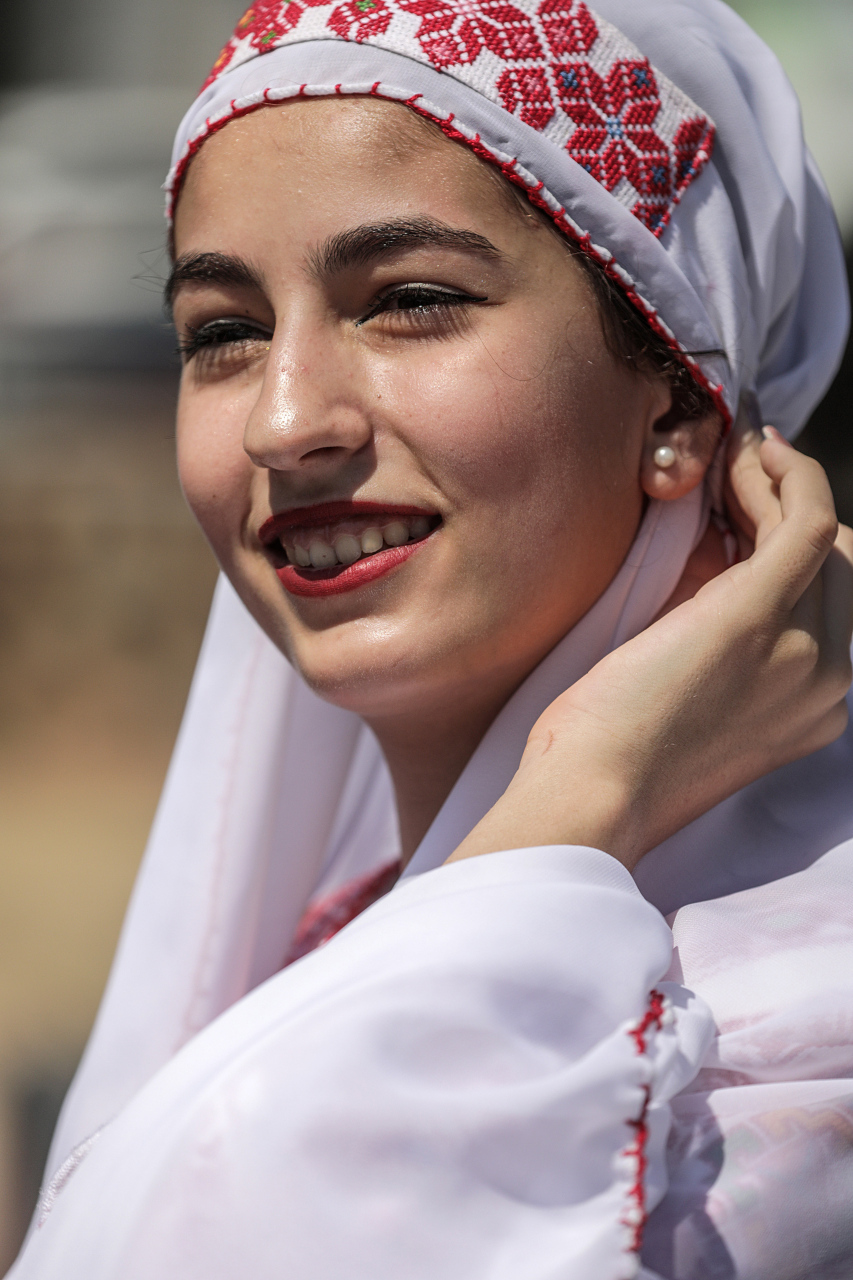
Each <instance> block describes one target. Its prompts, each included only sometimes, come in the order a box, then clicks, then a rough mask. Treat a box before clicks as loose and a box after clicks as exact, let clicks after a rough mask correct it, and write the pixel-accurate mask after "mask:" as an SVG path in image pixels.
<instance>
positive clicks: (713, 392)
mask: <svg viewBox="0 0 853 1280" xmlns="http://www.w3.org/2000/svg"><path fill="white" fill-rule="evenodd" d="M339 91H340V85H335V92H336V93H338V92H339ZM268 93H269V90H266V91H265V93H264V96H263V100H260V101H257V102H249V103H247V104H246V105H245V106H243V107H235V108H233V109H232V111H231V113H230V114H229V115H227V116H222V117H221V118H220V119H217V120H213V121H211V120H206V121H205V128H204V130H203V132H202V133H200V134H197V135H196V137H194V138H192V139H191V141H190V142H189V143H188V144H187V149H186V151H185V153H184V155H183V156H182V157H181V159H180V160H179V161H178V164H177V165H176V166H175V171H174V174H173V175H172V180H171V183H170V185H169V200H168V207H167V217H168V218H169V220H170V222H171V220H172V218H173V215H174V210H175V205H176V203H177V200H178V196H179V195H180V191H181V185H182V183H183V180H184V176H185V174H186V171H187V168H188V166H189V164H190V161H191V160H192V158H193V156H195V155H196V153H197V152H198V151H199V149H200V148H201V147H202V146H203V145H204V143H205V142H206V141H207V139H208V138H209V137H211V135H212V134H214V133H218V132H219V130H220V129H224V127H225V126H226V125H227V124H230V122H231V121H232V120H236V119H239V118H240V117H241V116H246V115H250V114H251V113H252V112H253V111H258V110H259V109H260V108H261V107H266V106H270V107H275V106H280V105H281V103H282V102H284V101H291V100H292V98H287V99H284V98H276V99H270V98H268V96H267V95H268ZM315 96H317V95H315V94H309V93H306V85H304V84H303V85H300V87H299V90H298V92H297V93H296V94H294V95H292V97H300V98H302V97H315ZM354 96H365V97H366V96H370V97H374V98H381V99H382V100H383V101H385V102H400V103H402V105H403V106H406V107H409V109H410V110H412V111H415V112H417V114H418V115H421V116H424V118H425V119H427V120H431V121H432V122H433V124H437V125H438V127H439V129H441V131H442V133H444V134H445V135H446V136H447V137H448V138H452V139H453V140H454V142H461V143H463V144H464V145H465V146H466V147H470V149H471V150H472V151H473V152H474V153H475V155H478V156H479V157H480V158H481V159H482V160H486V161H488V163H489V164H493V165H495V166H496V167H497V168H498V169H500V171H501V173H502V174H503V175H504V177H505V178H506V179H507V181H509V182H512V183H514V184H515V185H516V186H518V187H521V189H522V191H523V192H524V193H525V195H526V196H527V198H528V200H530V202H531V204H534V205H536V207H537V208H538V209H541V210H542V212H543V213H546V214H547V215H548V217H549V218H551V219H552V220H553V221H554V222H555V223H556V225H557V226H558V227H559V229H560V230H561V231H562V232H563V234H564V235H565V236H567V237H568V238H569V239H570V240H572V241H574V243H575V244H576V245H577V246H578V248H579V249H580V250H581V251H582V252H583V253H585V254H587V255H588V256H589V257H590V258H592V259H594V261H595V262H597V263H598V264H599V266H601V267H602V268H603V270H604V272H605V274H606V275H607V276H609V277H610V279H611V280H613V281H614V282H615V283H616V284H617V285H618V286H619V288H620V289H621V290H622V292H623V293H624V294H625V296H626V297H627V298H628V300H629V301H630V302H631V303H633V305H634V306H635V307H636V308H637V310H638V311H639V312H640V313H641V315H642V316H643V318H644V319H645V321H646V323H647V324H648V325H650V327H651V328H652V329H653V330H654V331H655V333H656V334H658V336H659V337H661V338H663V339H664V341H665V342H666V344H667V346H669V348H670V349H671V350H672V352H673V354H674V355H675V356H676V357H677V358H678V359H679V360H680V361H681V363H682V364H683V365H684V366H685V367H686V368H687V369H688V371H689V372H690V374H691V375H692V376H693V378H695V380H696V382H698V384H699V386H700V387H702V388H703V390H705V391H706V392H707V393H708V395H709V396H710V397H711V400H712V401H713V403H714V406H715V408H716V409H717V411H718V413H719V414H720V417H721V418H722V420H723V433H724V434H726V433H727V432H728V431H729V430H730V429H731V426H732V415H731V413H730V411H729V407H728V405H727V404H726V401H725V397H724V394H723V387H722V385H721V384H717V385H716V386H715V385H714V383H712V382H711V381H710V379H709V378H707V377H706V375H705V373H704V372H703V370H702V369H701V367H700V366H699V364H698V363H697V362H696V360H695V359H694V358H693V357H692V356H690V355H688V354H687V352H686V351H685V350H684V348H683V347H682V346H681V344H680V343H679V341H678V339H677V338H676V337H675V334H674V333H673V332H672V330H671V329H669V328H668V327H667V326H666V325H665V324H664V323H663V321H662V320H661V319H660V316H659V315H658V313H657V311H656V310H655V308H654V307H652V306H651V305H650V304H649V303H648V302H646V300H645V298H643V297H642V295H641V294H639V293H638V292H637V290H636V289H635V288H634V284H633V281H632V280H631V277H630V276H629V275H628V273H627V272H626V271H624V270H623V268H622V267H620V266H619V265H618V263H617V262H616V261H615V259H614V258H613V256H612V255H610V256H608V257H605V256H604V254H602V253H601V252H600V251H599V250H598V249H596V247H595V245H593V243H592V238H591V236H590V234H589V232H588V231H587V232H583V233H578V231H577V230H576V229H575V228H574V227H573V226H572V225H571V223H570V222H569V221H568V219H567V217H566V211H565V209H563V208H559V209H556V210H555V209H552V208H551V206H550V205H549V204H548V203H547V201H546V200H543V199H542V196H541V194H540V193H541V192H542V191H544V189H545V184H544V182H541V181H540V182H535V183H533V185H532V186H531V185H530V184H529V183H528V182H527V181H525V179H524V178H523V177H522V175H521V174H520V173H519V172H518V171H517V166H518V161H517V160H501V159H499V158H498V157H497V156H496V155H494V153H493V152H491V151H490V150H489V148H488V147H487V146H486V145H485V144H484V142H483V141H482V139H481V138H480V135H479V134H475V135H474V137H473V138H471V137H469V136H468V135H467V134H465V133H463V132H462V131H461V130H460V129H458V128H457V127H456V126H455V125H454V124H453V123H452V122H453V119H454V116H453V113H452V112H451V114H450V115H449V116H447V117H446V118H444V119H443V118H442V117H441V116H437V115H435V114H434V113H433V112H432V111H428V110H427V109H426V108H425V107H423V106H421V105H420V103H419V102H418V99H419V98H420V97H421V95H420V94H418V93H416V94H413V95H412V97H410V98H406V99H401V98H397V97H395V96H394V95H393V94H388V93H381V92H380V91H379V89H378V87H377V83H374V84H373V85H371V87H370V90H369V91H368V93H367V94H362V95H354Z"/></svg>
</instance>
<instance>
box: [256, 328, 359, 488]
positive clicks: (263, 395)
mask: <svg viewBox="0 0 853 1280" xmlns="http://www.w3.org/2000/svg"><path fill="white" fill-rule="evenodd" d="M364 384H365V376H364V374H363V371H361V370H360V368H359V361H358V358H357V355H356V353H355V352H353V351H352V350H348V344H347V342H346V341H345V340H343V339H341V338H339V337H336V335H335V334H323V333H322V332H317V331H314V332H300V331H299V327H298V325H295V324H293V323H291V324H290V325H288V326H287V328H285V329H282V328H281V327H280V326H277V327H276V332H275V335H274V337H273V341H272V344H271V347H270V352H269V356H268V358H267V364H266V367H265V370H264V376H263V382H262V384H261V388H260V392H259V395H258V398H257V400H256V401H255V404H254V405H253V407H252V411H251V413H250V414H249V417H248V420H247V422H246V428H245V432H244V435H243V447H244V449H245V450H246V453H247V454H248V455H249V457H250V458H251V459H252V461H253V462H254V463H255V465H256V466H259V467H265V468H268V469H269V470H271V471H279V472H295V471H298V472H301V473H304V474H305V477H306V479H307V478H308V475H309V474H311V473H313V474H314V475H317V476H318V477H319V475H320V474H322V473H323V472H325V471H328V470H330V469H331V470H334V469H336V468H338V467H340V466H341V465H342V464H345V463H346V462H347V461H348V460H349V459H350V458H351V457H352V456H353V455H354V454H357V453H360V452H361V451H362V450H364V449H365V447H366V446H367V445H368V444H369V443H370V441H371V438H372V426H371V419H370V412H369V406H368V403H367V400H368V395H367V388H366V387H365V385H364Z"/></svg>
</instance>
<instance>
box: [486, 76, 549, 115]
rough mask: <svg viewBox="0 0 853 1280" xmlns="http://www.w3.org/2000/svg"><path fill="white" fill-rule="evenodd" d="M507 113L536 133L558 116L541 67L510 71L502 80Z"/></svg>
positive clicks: (502, 91) (502, 100)
mask: <svg viewBox="0 0 853 1280" xmlns="http://www.w3.org/2000/svg"><path fill="white" fill-rule="evenodd" d="M498 93H499V94H500V95H501V102H502V103H503V104H504V106H505V107H506V109H507V111H511V112H512V114H513V115H516V116H518V118H519V120H523V121H524V123H525V124H529V125H530V126H531V127H532V128H534V129H544V128H545V126H546V124H547V123H548V121H549V120H550V119H551V118H552V116H553V115H554V103H553V101H552V99H551V90H550V88H549V87H548V80H547V77H546V75H545V72H544V71H543V70H542V68H541V67H507V69H506V71H503V72H502V73H501V78H500V79H499V80H498Z"/></svg>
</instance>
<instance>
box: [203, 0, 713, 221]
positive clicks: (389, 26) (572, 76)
mask: <svg viewBox="0 0 853 1280" xmlns="http://www.w3.org/2000/svg"><path fill="white" fill-rule="evenodd" d="M412 17H414V18H415V19H416V20H417V21H416V23H415V24H413V23H412V21H411V19H412ZM297 28H298V30H297ZM330 37H335V38H338V39H340V40H347V41H352V42H354V43H361V42H362V41H365V40H374V39H378V40H379V42H380V44H381V47H383V48H386V49H389V50H391V51H396V52H399V53H401V54H404V55H405V56H407V57H410V58H417V59H419V60H421V61H423V59H424V58H425V59H426V60H428V61H429V62H430V63H431V64H432V66H434V67H437V68H438V69H439V70H446V69H449V68H454V69H455V71H454V74H455V76H456V77H457V78H458V79H460V80H462V81H463V82H467V83H470V84H471V86H472V88H474V89H475V90H476V91H477V92H479V93H482V94H483V95H484V97H486V98H487V99H489V100H491V101H492V102H494V103H499V104H501V105H503V107H504V108H505V109H506V110H507V111H509V112H511V113H512V114H513V115H514V116H516V117H517V118H518V119H519V120H521V121H522V122H523V123H524V124H526V125H529V126H530V127H531V128H532V129H536V130H538V131H539V132H542V131H547V133H548V134H550V135H552V136H553V137H554V140H555V142H556V143H557V145H559V146H564V147H565V150H566V151H567V153H568V154H569V155H570V156H571V157H572V159H573V160H575V161H577V163H578V164H580V165H582V166H583V168H584V169H586V171H587V172H588V173H589V174H591V175H592V177H593V178H595V180H596V181H597V182H599V183H600V184H601V185H602V186H603V187H604V189H605V190H606V191H610V192H613V194H614V196H615V198H616V199H617V200H619V201H620V203H621V204H622V205H623V206H624V207H625V208H626V209H628V210H630V212H631V213H632V214H634V216H635V217H636V218H637V219H638V220H639V221H640V222H642V223H643V224H644V225H645V226H646V227H648V229H649V230H650V231H651V232H652V234H653V235H656V236H659V235H661V234H662V232H663V230H664V228H665V227H666V225H667V222H668V221H669V218H670V216H671V214H672V210H673V208H674V206H675V204H676V203H677V201H678V199H679V197H680V195H681V193H682V192H683V191H684V189H685V188H686V187H687V186H688V185H689V184H690V182H692V180H693V178H695V177H696V175H697V174H698V173H699V171H700V170H701V168H702V167H703V165H704V164H705V162H706V160H707V159H708V156H709V155H710V152H711V147H712V145H713V139H714V126H713V123H712V122H711V121H710V120H708V119H707V118H706V117H705V116H704V115H702V114H701V113H700V112H699V110H698V108H696V107H695V106H694V104H693V103H691V102H690V100H689V99H688V98H686V97H685V95H684V94H683V93H681V92H680V91H679V90H678V89H677V88H676V87H675V86H674V85H672V84H671V83H670V82H669V81H668V80H666V78H665V77H663V76H661V75H660V74H659V73H658V72H656V71H655V70H654V68H653V67H652V66H651V64H650V63H649V61H648V59H646V58H644V57H643V56H642V54H641V53H640V52H639V50H637V49H636V48H635V46H634V45H632V44H631V42H630V41H629V40H628V39H627V38H626V37H625V36H623V35H622V34H621V32H619V31H617V30H616V28H615V27H612V26H611V25H610V24H609V23H608V22H606V21H605V20H604V19H602V18H599V17H598V16H597V15H596V14H595V12H594V11H593V10H592V9H590V8H589V7H588V5H587V4H586V3H585V0H516V2H515V3H514V4H510V3H508V2H507V0H257V3H255V4H253V5H252V7H251V8H250V9H247V10H246V12H245V14H244V15H243V17H242V18H241V19H240V21H239V23H238V24H237V28H236V30H235V32H234V36H233V37H232V39H231V41H230V42H229V44H228V45H227V46H226V48H225V49H224V50H223V52H222V54H221V55H220V57H219V58H218V59H217V62H216V65H215V66H214V68H213V71H212V72H211V76H210V79H209V80H208V81H207V83H208V84H209V83H210V80H212V79H214V78H215V77H216V76H218V75H220V74H221V73H222V72H223V71H224V70H226V69H227V68H229V67H231V66H237V65H239V64H241V63H243V62H245V61H247V60H248V59H250V58H253V57H256V56H257V55H258V54H262V53H266V52H267V51H269V50H270V49H273V48H277V47H279V46H280V45H283V44H289V43H292V42H293V41H295V40H318V39H319V40H322V39H329V38H330ZM382 37H384V39H381V38H382ZM481 55H482V57H481ZM496 61H497V63H498V65H497V66H496V65H495V62H496ZM474 63H476V64H477V65H476V68H474V67H473V64H474ZM501 63H503V64H504V65H503V66H501V65H500V64H501ZM469 67H470V68H472V70H471V72H470V73H469V72H467V70H466V68H469Z"/></svg>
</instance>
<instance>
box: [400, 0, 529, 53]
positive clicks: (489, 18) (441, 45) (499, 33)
mask: <svg viewBox="0 0 853 1280" xmlns="http://www.w3.org/2000/svg"><path fill="white" fill-rule="evenodd" d="M399 4H400V8H401V9H404V10H405V11H406V13H414V14H417V16H418V17H419V18H420V19H421V25H420V27H419V28H418V31H417V36H416V38H417V40H418V42H419V44H420V46H421V48H422V49H423V51H424V53H425V54H426V56H427V57H428V58H429V60H430V62H431V63H432V64H433V66H434V67H453V66H458V65H463V64H465V63H470V62H473V61H474V60H475V59H476V58H477V57H479V55H480V53H481V52H482V51H483V49H488V50H489V52H490V53H494V54H496V56H497V57H499V58H502V59H503V60H504V62H518V61H520V60H521V59H522V58H541V57H542V46H541V44H540V43H539V38H538V37H537V35H536V32H535V31H534V29H533V25H532V23H531V21H530V19H529V18H528V16H527V14H526V13H522V11H521V10H520V9H516V8H515V7H514V5H511V4H504V3H503V0H399Z"/></svg>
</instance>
